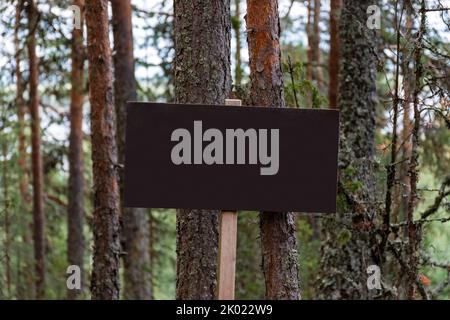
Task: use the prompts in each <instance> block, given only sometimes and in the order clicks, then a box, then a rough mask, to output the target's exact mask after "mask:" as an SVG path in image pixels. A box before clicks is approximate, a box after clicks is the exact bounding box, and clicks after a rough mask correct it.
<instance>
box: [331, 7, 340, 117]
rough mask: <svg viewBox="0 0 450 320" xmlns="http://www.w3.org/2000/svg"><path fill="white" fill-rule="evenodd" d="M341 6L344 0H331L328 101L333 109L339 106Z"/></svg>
mask: <svg viewBox="0 0 450 320" xmlns="http://www.w3.org/2000/svg"><path fill="white" fill-rule="evenodd" d="M341 7H342V0H331V1H330V57H329V64H328V72H329V78H330V83H329V85H328V102H329V105H330V108H332V109H336V108H337V95H338V87H339V63H340V62H339V60H340V41H339V16H340V12H341Z"/></svg>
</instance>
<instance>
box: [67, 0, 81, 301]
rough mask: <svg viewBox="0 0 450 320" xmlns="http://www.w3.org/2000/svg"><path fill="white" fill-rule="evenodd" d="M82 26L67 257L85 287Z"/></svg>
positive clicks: (75, 39) (75, 41) (75, 54)
mask: <svg viewBox="0 0 450 320" xmlns="http://www.w3.org/2000/svg"><path fill="white" fill-rule="evenodd" d="M73 4H74V5H76V6H78V7H79V8H80V13H81V16H80V22H81V27H82V28H83V23H84V0H74V1H73ZM83 71H84V47H83V29H81V30H80V29H75V28H74V29H73V31H72V74H71V78H72V91H71V94H70V136H69V188H68V189H69V194H68V206H67V211H68V222H67V226H68V237H67V258H68V262H69V265H77V266H78V267H80V271H81V287H82V288H83V287H84V282H85V281H84V268H83V264H84V263H83V260H84V259H83V254H84V236H83V222H84V177H83V175H84V164H83V99H84V94H83V77H84V72H83ZM81 292H82V290H68V292H67V297H68V298H69V299H76V298H77V297H78V295H79V294H80V293H81Z"/></svg>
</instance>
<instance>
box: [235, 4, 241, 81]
mask: <svg viewBox="0 0 450 320" xmlns="http://www.w3.org/2000/svg"><path fill="white" fill-rule="evenodd" d="M234 3H235V4H234V5H235V12H234V20H233V29H234V34H235V36H236V55H235V59H236V61H235V63H236V66H235V69H234V81H235V85H236V86H240V85H241V84H242V73H243V71H242V59H241V0H235V1H234Z"/></svg>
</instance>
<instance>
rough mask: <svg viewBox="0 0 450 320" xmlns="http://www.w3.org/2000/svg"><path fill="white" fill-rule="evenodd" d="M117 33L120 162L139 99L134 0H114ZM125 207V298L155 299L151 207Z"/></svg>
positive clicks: (115, 73)
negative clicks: (131, 104) (131, 108)
mask: <svg viewBox="0 0 450 320" xmlns="http://www.w3.org/2000/svg"><path fill="white" fill-rule="evenodd" d="M111 5H112V15H113V20H112V24H113V34H114V52H115V54H114V75H115V82H114V95H115V105H116V119H117V121H116V123H117V151H118V161H119V163H120V164H123V163H124V162H125V161H124V160H125V124H126V116H127V110H126V102H127V101H136V100H137V96H136V80H135V78H134V56H133V32H132V22H131V20H132V17H131V16H132V9H131V3H130V0H111ZM119 187H120V194H121V195H123V171H120V179H119ZM121 209H122V221H121V226H122V229H121V243H122V250H123V251H124V255H123V262H124V290H123V297H124V298H125V299H132V300H148V299H150V298H151V278H150V276H151V274H150V272H149V268H150V263H149V261H150V257H149V250H148V247H149V234H148V233H149V230H148V210H147V209H144V208H124V207H123V205H121Z"/></svg>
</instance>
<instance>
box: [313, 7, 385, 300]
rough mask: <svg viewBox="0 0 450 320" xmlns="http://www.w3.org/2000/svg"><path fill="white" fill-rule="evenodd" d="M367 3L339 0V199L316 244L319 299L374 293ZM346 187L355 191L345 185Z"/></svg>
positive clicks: (372, 49) (371, 41)
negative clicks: (369, 283)
mask: <svg viewBox="0 0 450 320" xmlns="http://www.w3.org/2000/svg"><path fill="white" fill-rule="evenodd" d="M373 4H374V2H373V1H371V0H344V1H343V7H342V14H341V19H340V26H339V29H340V41H341V67H340V74H339V82H340V83H339V85H340V87H339V97H338V108H339V109H340V110H341V117H340V118H341V138H340V141H341V145H340V154H339V170H340V174H339V179H340V182H339V186H340V187H339V198H340V199H342V201H339V202H338V203H339V204H340V205H339V207H338V211H339V212H338V214H337V215H336V217H335V218H334V219H333V220H331V219H330V221H328V222H326V223H324V233H325V236H326V239H327V241H326V242H324V243H323V245H322V248H321V255H322V259H321V261H320V272H319V280H318V281H319V283H318V288H319V297H320V298H326V299H370V298H372V297H373V294H375V293H376V290H371V291H369V290H368V289H367V286H366V281H367V273H366V268H367V266H369V265H371V264H373V257H372V254H371V253H372V249H373V248H372V239H371V236H370V235H371V233H370V230H371V226H372V225H373V219H374V218H375V216H376V214H375V208H374V195H375V192H376V190H375V183H374V180H375V179H374V175H373V153H374V137H375V106H376V100H375V96H376V87H375V80H376V59H377V58H376V42H375V31H374V30H370V29H368V28H367V26H366V21H367V14H366V10H367V7H368V6H369V5H373ZM375 4H376V3H375ZM355 47H356V48H357V50H355ZM348 186H351V187H352V189H355V190H356V191H354V190H348V189H349V187H348ZM349 212H350V214H347V213H349ZM376 258H379V257H376Z"/></svg>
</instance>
